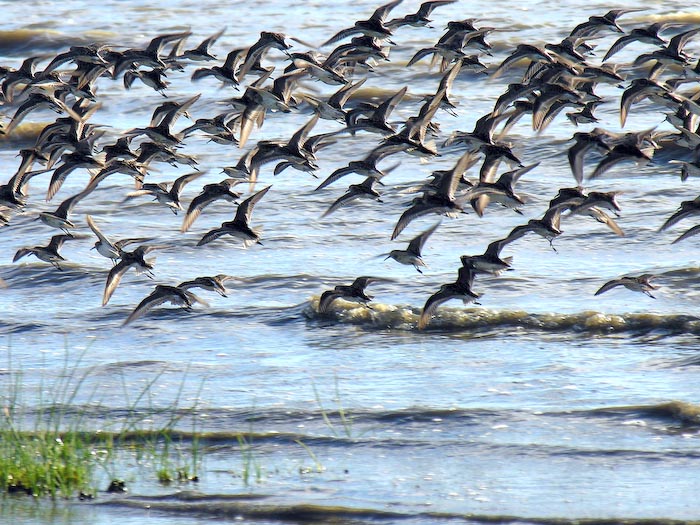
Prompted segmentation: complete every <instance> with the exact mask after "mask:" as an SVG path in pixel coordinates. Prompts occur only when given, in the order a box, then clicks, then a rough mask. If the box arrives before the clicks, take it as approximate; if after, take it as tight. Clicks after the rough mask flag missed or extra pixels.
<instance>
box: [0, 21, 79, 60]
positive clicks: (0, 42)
mask: <svg viewBox="0 0 700 525" xmlns="http://www.w3.org/2000/svg"><path fill="white" fill-rule="evenodd" d="M87 42H88V41H87V40H86V38H85V37H82V36H76V35H66V34H64V33H61V32H58V31H52V30H49V29H46V28H44V29H13V30H10V31H0V55H4V56H19V55H26V54H28V53H34V52H46V53H49V52H54V51H55V52H58V51H60V50H62V49H63V48H67V47H70V46H72V45H78V44H85V43H87Z"/></svg>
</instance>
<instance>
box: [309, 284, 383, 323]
mask: <svg viewBox="0 0 700 525" xmlns="http://www.w3.org/2000/svg"><path fill="white" fill-rule="evenodd" d="M378 280H379V279H377V278H376V277H368V276H362V277H358V278H357V279H355V280H354V281H353V282H352V284H351V285H344V284H339V285H336V286H335V287H334V288H333V289H332V290H326V291H325V292H323V293H322V294H321V298H320V299H319V301H318V313H320V314H325V313H328V311H329V308H330V306H331V304H332V303H333V301H335V300H336V299H340V298H342V299H345V300H346V301H351V302H356V303H360V304H362V305H364V306H367V308H369V305H368V304H367V303H368V302H370V301H371V300H372V299H373V297H372V296H371V295H367V294H366V293H365V288H366V287H367V285H369V284H370V283H372V282H376V281H378Z"/></svg>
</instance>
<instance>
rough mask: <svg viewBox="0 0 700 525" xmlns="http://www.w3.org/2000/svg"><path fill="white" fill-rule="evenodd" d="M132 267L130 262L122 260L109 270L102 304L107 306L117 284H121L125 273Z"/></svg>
mask: <svg viewBox="0 0 700 525" xmlns="http://www.w3.org/2000/svg"><path fill="white" fill-rule="evenodd" d="M130 267H131V263H130V262H128V261H124V260H121V261H119V262H118V263H117V264H115V265H114V266H113V267H112V269H111V270H110V271H109V274H108V275H107V282H106V283H105V290H104V293H103V294H102V306H105V305H106V304H107V303H108V302H109V299H110V298H111V297H112V294H113V293H114V290H116V289H117V286H119V282H120V281H121V280H122V277H123V276H124V273H125V272H126V271H127V270H128V269H129V268H130Z"/></svg>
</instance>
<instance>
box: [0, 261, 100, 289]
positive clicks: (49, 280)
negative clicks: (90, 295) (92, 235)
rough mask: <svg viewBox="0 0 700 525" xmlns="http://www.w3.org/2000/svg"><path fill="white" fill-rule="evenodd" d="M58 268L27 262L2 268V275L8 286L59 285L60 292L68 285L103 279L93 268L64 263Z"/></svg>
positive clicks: (46, 264) (20, 287)
mask: <svg viewBox="0 0 700 525" xmlns="http://www.w3.org/2000/svg"><path fill="white" fill-rule="evenodd" d="M61 268H62V269H61V270H59V269H58V268H55V267H54V266H52V265H51V264H48V263H44V262H36V263H35V262H27V263H21V264H17V265H14V266H6V267H4V268H3V269H2V276H3V279H4V280H5V282H6V283H7V286H8V288H19V289H22V288H36V287H37V286H41V287H60V288H61V291H62V292H65V291H67V290H69V289H70V285H78V286H83V285H88V284H94V283H97V282H99V281H101V280H103V279H104V275H102V273H101V272H99V274H98V273H97V272H95V270H94V269H93V268H88V267H84V266H78V265H75V264H72V263H66V264H64V265H63V266H62V267H61ZM65 286H68V288H64V287H65Z"/></svg>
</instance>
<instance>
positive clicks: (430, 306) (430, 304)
mask: <svg viewBox="0 0 700 525" xmlns="http://www.w3.org/2000/svg"><path fill="white" fill-rule="evenodd" d="M454 297H457V295H456V294H455V291H454V290H453V286H452V285H449V284H444V285H442V286H441V287H440V290H439V291H437V292H435V293H434V294H433V295H431V296H430V297H428V300H427V301H426V302H425V305H424V306H423V310H422V311H421V314H420V318H419V319H418V329H419V330H423V329H424V328H425V327H426V326H428V323H429V322H430V318H431V317H432V315H433V313H434V312H435V310H437V307H438V306H440V305H441V304H442V303H444V302H447V301H449V300H450V299H452V298H454Z"/></svg>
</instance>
